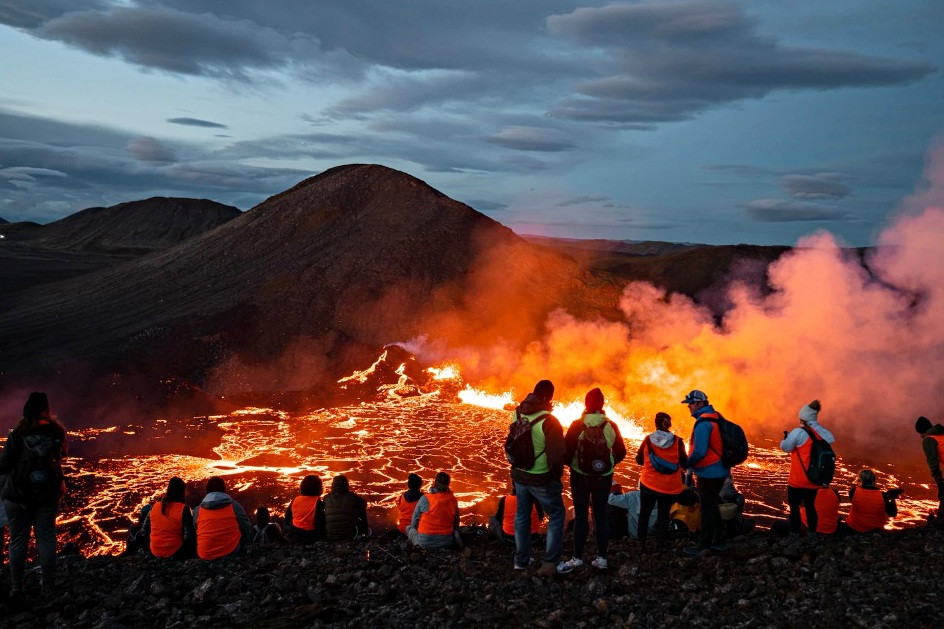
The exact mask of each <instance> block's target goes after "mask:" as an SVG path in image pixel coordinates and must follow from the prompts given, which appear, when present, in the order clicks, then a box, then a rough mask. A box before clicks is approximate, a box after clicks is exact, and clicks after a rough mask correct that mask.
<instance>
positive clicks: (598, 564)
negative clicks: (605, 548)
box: [590, 557, 610, 570]
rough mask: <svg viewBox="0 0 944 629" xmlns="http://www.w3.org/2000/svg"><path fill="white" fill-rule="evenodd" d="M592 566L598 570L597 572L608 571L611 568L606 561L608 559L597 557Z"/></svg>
mask: <svg viewBox="0 0 944 629" xmlns="http://www.w3.org/2000/svg"><path fill="white" fill-rule="evenodd" d="M590 565H591V566H593V567H594V568H596V569H597V570H606V569H607V568H609V567H610V564H609V563H608V562H607V561H606V557H597V558H596V559H594V560H593V561H592V562H590Z"/></svg>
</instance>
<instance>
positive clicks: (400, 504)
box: [397, 494, 422, 533]
mask: <svg viewBox="0 0 944 629" xmlns="http://www.w3.org/2000/svg"><path fill="white" fill-rule="evenodd" d="M421 497H422V494H421ZM419 501H420V499H419V498H417V499H416V500H414V501H413V502H410V501H408V500H407V499H406V498H405V497H404V495H403V494H400V497H399V498H397V513H398V514H399V516H400V517H399V519H398V520H397V528H398V529H400V532H401V533H406V527H408V526H410V523H412V522H413V512H414V511H416V503H417V502H419Z"/></svg>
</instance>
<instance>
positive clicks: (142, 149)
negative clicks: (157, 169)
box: [125, 136, 176, 162]
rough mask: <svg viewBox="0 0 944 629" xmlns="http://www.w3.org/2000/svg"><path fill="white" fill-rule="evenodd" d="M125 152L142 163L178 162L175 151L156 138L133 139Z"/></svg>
mask: <svg viewBox="0 0 944 629" xmlns="http://www.w3.org/2000/svg"><path fill="white" fill-rule="evenodd" d="M125 150H126V151H128V153H129V154H130V155H131V156H132V157H134V158H135V159H139V160H141V161H142V162H173V161H176V158H175V157H174V153H173V151H171V150H170V149H169V148H167V147H166V146H164V145H163V144H161V143H160V142H159V141H157V140H156V139H155V138H150V137H146V136H139V137H136V138H133V139H132V140H131V141H130V142H128V145H127V146H126V147H125Z"/></svg>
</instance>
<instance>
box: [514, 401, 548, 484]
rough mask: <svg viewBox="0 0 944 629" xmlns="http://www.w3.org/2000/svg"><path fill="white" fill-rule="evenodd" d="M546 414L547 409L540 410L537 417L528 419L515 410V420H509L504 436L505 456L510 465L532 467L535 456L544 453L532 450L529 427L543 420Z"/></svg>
mask: <svg viewBox="0 0 944 629" xmlns="http://www.w3.org/2000/svg"><path fill="white" fill-rule="evenodd" d="M547 414H548V413H547V411H542V412H541V413H539V414H538V416H537V417H535V418H534V419H532V420H530V421H528V419H527V418H526V417H525V416H524V415H522V414H521V413H519V412H518V411H515V421H513V422H511V425H510V426H509V427H508V436H507V437H505V456H506V457H507V458H508V462H509V463H511V466H512V467H517V468H518V469H522V470H529V469H531V468H532V467H534V462H535V461H536V460H537V458H538V457H539V456H541V455H542V454H544V450H541V451H540V452H538V453H535V452H534V440H533V439H532V438H531V429H532V428H533V427H534V425H535V424H536V423H538V422H539V421H541V420H543V419H544V418H545V417H546V416H547Z"/></svg>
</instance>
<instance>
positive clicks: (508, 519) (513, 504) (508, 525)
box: [502, 494, 541, 535]
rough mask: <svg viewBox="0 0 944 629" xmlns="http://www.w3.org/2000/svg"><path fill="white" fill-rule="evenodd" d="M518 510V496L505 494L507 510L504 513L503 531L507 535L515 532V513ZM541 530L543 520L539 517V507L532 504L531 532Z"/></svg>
mask: <svg viewBox="0 0 944 629" xmlns="http://www.w3.org/2000/svg"><path fill="white" fill-rule="evenodd" d="M517 512H518V496H512V495H511V494H508V495H507V496H505V512H504V513H502V532H503V533H504V534H505V535H514V534H515V514H516V513H517ZM540 530H541V520H540V519H538V508H537V506H535V505H531V533H532V534H533V533H537V532H539V531H540Z"/></svg>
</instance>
